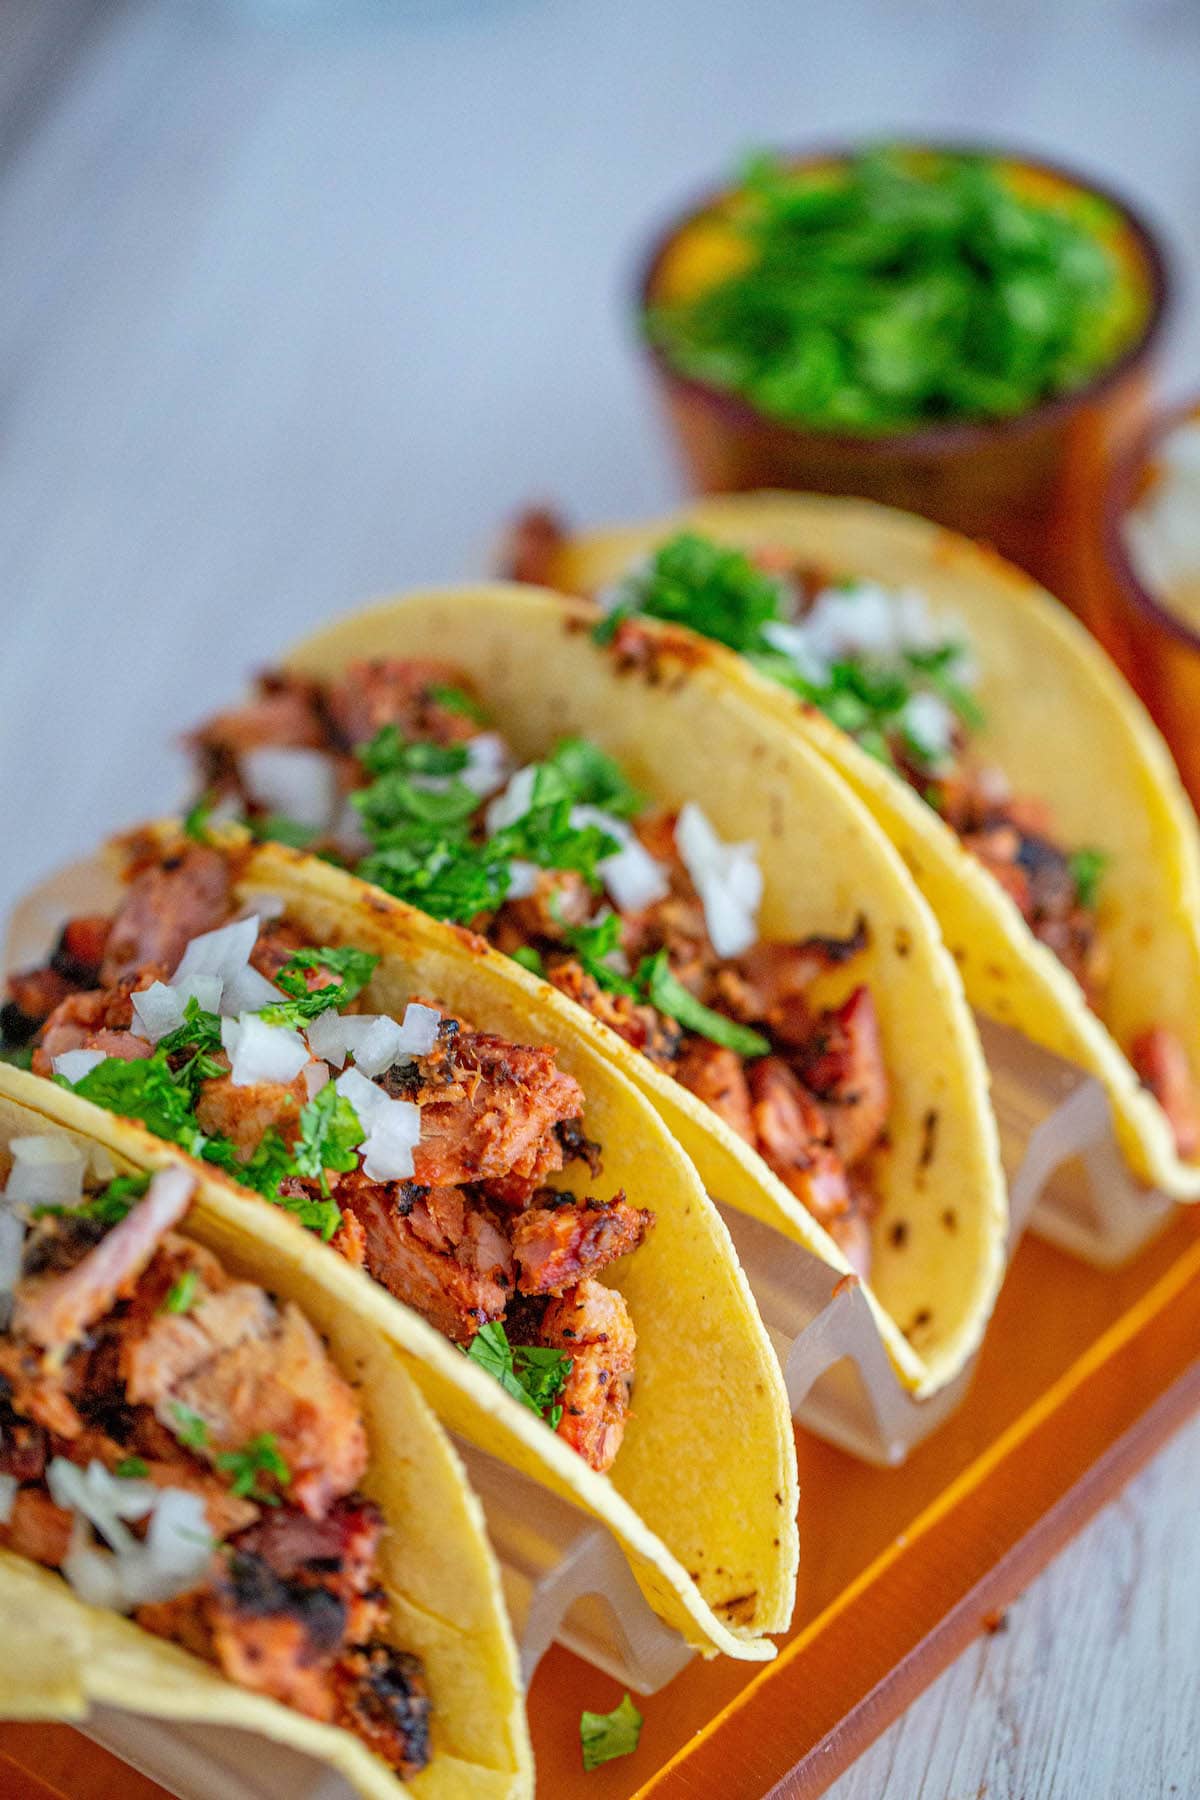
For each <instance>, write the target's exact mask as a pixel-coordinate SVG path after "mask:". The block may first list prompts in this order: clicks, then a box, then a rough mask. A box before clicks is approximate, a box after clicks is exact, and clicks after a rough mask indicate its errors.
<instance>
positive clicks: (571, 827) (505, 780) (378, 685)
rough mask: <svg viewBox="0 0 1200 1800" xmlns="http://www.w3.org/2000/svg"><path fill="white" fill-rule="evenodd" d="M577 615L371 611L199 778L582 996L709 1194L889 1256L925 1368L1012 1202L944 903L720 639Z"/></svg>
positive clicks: (410, 607)
mask: <svg viewBox="0 0 1200 1800" xmlns="http://www.w3.org/2000/svg"><path fill="white" fill-rule="evenodd" d="M576 624H577V621H574V620H572V619H570V618H567V619H565V620H564V617H563V614H562V609H561V603H560V602H559V601H558V600H556V599H555V598H554V597H553V596H551V595H548V594H540V595H539V594H535V593H532V592H528V591H522V590H519V589H515V588H511V587H510V588H503V587H499V586H496V587H492V588H487V589H478V590H467V591H462V592H443V593H433V594H421V595H415V596H410V597H409V598H407V599H405V600H403V601H401V602H398V603H395V604H392V605H385V606H383V607H381V608H378V609H374V610H372V611H369V612H367V613H364V614H361V615H358V616H352V617H350V618H348V619H346V620H344V621H343V622H342V623H341V624H339V625H335V626H334V627H332V628H331V629H330V630H329V631H326V632H323V633H321V634H319V635H318V636H317V637H314V638H312V639H310V640H309V641H308V642H307V643H306V644H303V645H301V646H300V647H299V648H298V649H296V650H295V651H294V652H293V653H292V654H291V655H290V656H289V657H288V658H287V661H286V664H285V667H284V668H283V669H281V670H278V671H275V672H273V673H272V674H271V675H269V676H268V677H266V678H264V680H263V681H262V682H260V684H259V691H258V693H257V694H256V696H255V697H254V698H253V699H252V700H251V701H250V702H249V703H248V704H247V705H246V706H244V707H242V708H238V709H235V710H234V711H233V712H230V713H226V714H224V715H222V716H221V717H219V718H217V719H215V720H213V721H211V722H210V723H209V724H208V725H207V726H205V727H203V728H202V729H201V730H200V731H199V732H198V733H197V734H196V736H195V740H194V741H195V744H196V747H197V749H198V751H199V753H200V757H201V762H202V780H203V782H204V784H205V786H206V789H207V791H208V792H209V793H210V795H211V796H213V797H215V798H218V799H219V801H220V803H221V804H222V805H224V804H228V803H232V804H233V805H234V806H235V807H236V808H237V809H238V810H239V812H240V813H241V814H242V816H244V817H246V818H248V819H249V820H250V821H251V824H252V826H253V828H254V829H256V830H258V831H260V832H267V833H269V832H279V831H289V830H291V831H294V830H295V828H296V816H295V815H296V814H297V812H299V813H301V814H302V816H303V819H304V821H305V823H306V825H307V828H308V830H309V831H310V832H311V831H312V830H314V829H317V830H320V831H321V833H322V835H321V837H320V838H319V839H317V840H315V841H316V842H317V844H318V846H319V847H320V848H321V850H322V851H323V852H324V853H326V854H333V855H340V856H341V857H342V858H343V859H345V860H348V861H350V862H351V863H352V865H353V866H354V867H356V868H357V869H358V871H359V873H360V875H361V876H363V877H364V878H365V879H367V880H370V881H372V882H373V883H375V884H377V885H379V886H382V887H383V888H385V889H387V890H388V891H389V892H391V893H392V894H393V895H394V896H396V897H399V898H402V899H403V900H405V901H406V902H409V903H411V904H414V905H417V906H420V907H422V908H424V909H425V910H427V911H430V912H433V913H436V914H437V915H438V916H439V917H441V918H443V919H446V920H450V921H453V922H455V923H457V924H460V925H465V924H470V925H472V926H473V927H474V928H475V929H477V930H480V931H483V932H484V933H485V934H486V936H487V937H488V939H489V941H490V942H491V943H492V944H493V945H494V946H495V947H496V948H498V949H499V950H502V951H504V952H505V953H507V955H508V957H509V958H514V959H516V961H517V962H518V963H519V964H521V965H522V966H523V969H524V970H527V971H528V972H529V977H530V979H529V980H528V982H527V986H528V991H529V992H530V993H531V994H533V993H534V992H536V991H537V989H536V985H535V981H534V980H533V979H532V978H534V977H539V976H542V977H544V978H545V980H546V981H547V983H548V984H550V985H551V986H552V987H553V988H554V989H555V990H557V994H558V995H562V996H565V997H566V998H567V999H569V1000H570V1001H573V1002H575V1003H576V1017H579V1016H580V1013H581V1012H582V1014H583V1015H584V1016H583V1020H582V1024H581V1026H580V1027H579V1028H581V1029H586V1030H587V1032H588V1033H589V1034H590V1037H591V1040H592V1041H593V1042H594V1043H596V1045H597V1046H598V1047H600V1048H602V1049H603V1051H604V1053H605V1054H606V1055H608V1056H609V1057H610V1058H611V1059H612V1061H613V1063H614V1064H615V1065H616V1066H618V1067H619V1068H620V1069H621V1070H622V1072H623V1073H625V1074H627V1075H628V1076H629V1078H630V1079H631V1080H632V1081H634V1082H636V1083H637V1085H638V1086H639V1087H640V1088H641V1089H642V1091H643V1093H644V1094H645V1095H646V1096H647V1097H648V1098H649V1099H650V1100H651V1101H652V1102H653V1104H654V1106H655V1107H656V1108H657V1110H658V1111H659V1113H660V1114H661V1116H662V1118H663V1119H664V1121H665V1122H666V1124H667V1125H668V1126H669V1128H670V1130H671V1132H672V1135H673V1136H674V1137H675V1138H676V1139H677V1140H678V1141H679V1142H680V1143H681V1144H682V1145H683V1147H684V1148H685V1149H686V1150H687V1152H688V1154H689V1156H690V1157H691V1158H692V1161H693V1162H694V1164H695V1166H696V1168H697V1169H698V1171H699V1173H700V1175H701V1178H702V1180H703V1181H704V1183H705V1185H706V1187H707V1188H708V1191H709V1192H710V1194H712V1195H714V1196H716V1197H717V1198H718V1199H720V1200H722V1201H724V1202H727V1203H729V1204H731V1205H732V1206H734V1207H737V1208H739V1209H741V1210H742V1211H745V1212H748V1213H750V1214H752V1215H754V1216H755V1217H756V1218H758V1219H760V1220H764V1221H766V1222H767V1223H768V1224H770V1225H772V1226H775V1227H777V1228H779V1229H780V1230H783V1231H785V1232H787V1233H788V1234H789V1235H790V1236H792V1237H793V1238H794V1239H796V1240H798V1241H799V1242H801V1243H803V1244H805V1245H806V1246H807V1247H808V1248H809V1249H811V1250H813V1251H814V1252H815V1253H816V1254H817V1255H818V1256H820V1257H822V1258H823V1259H824V1260H825V1261H827V1262H828V1263H829V1264H831V1265H832V1266H833V1267H835V1268H837V1269H838V1270H840V1271H841V1272H843V1273H853V1274H854V1275H857V1276H860V1277H863V1278H865V1279H867V1281H868V1283H869V1286H868V1289H867V1292H868V1295H869V1296H870V1298H871V1300H872V1304H873V1305H874V1306H875V1309H876V1316H877V1318H878V1320H879V1324H880V1329H881V1332H882V1334H883V1336H884V1338H885V1341H886V1342H887V1345H888V1348H889V1350H890V1352H891V1355H892V1358H893V1360H894V1362H895V1365H896V1367H897V1369H898V1370H899V1372H900V1374H901V1376H902V1378H903V1379H904V1381H905V1383H906V1384H907V1385H908V1386H909V1387H910V1388H911V1389H913V1390H915V1391H916V1392H918V1393H922V1394H923V1393H928V1392H931V1391H932V1390H933V1389H934V1388H936V1387H938V1386H940V1385H942V1384H943V1383H944V1382H945V1381H947V1380H948V1379H950V1378H951V1377H952V1376H953V1375H954V1374H955V1373H956V1372H957V1370H958V1369H959V1368H961V1366H962V1364H963V1362H964V1360H965V1359H966V1357H967V1356H968V1355H969V1353H970V1351H971V1350H972V1349H973V1348H974V1347H975V1345H976V1344H977V1343H978V1340H979V1336H980V1334H981V1332H982V1330H983V1326H984V1323H985V1321H986V1319H987V1316H988V1312H989V1310H990V1306H991V1302H992V1299H993V1296H994V1294H995V1289H996V1284H997V1282H998V1280H999V1277H1000V1272H1001V1267H1002V1258H1003V1238H1004V1215H1005V1208H1004V1196H1003V1186H1002V1180H1001V1175H1000V1170H999V1162H998V1155H997V1149H996V1138H995V1128H994V1124H993V1120H992V1116H991V1113H990V1111H989V1108H988V1102H987V1084H986V1077H985V1072H984V1066H983V1062H982V1058H981V1055H980V1051H979V1046H978V1043H977V1040H976V1038H975V1035H974V1029H973V1025H972V1021H971V1019H970V1016H969V1013H968V1011H967V1008H966V1004H965V1002H964V1000H963V997H962V993H961V989H960V986H959V983H958V980H957V977H956V975H955V972H954V969H953V966H952V964H951V963H950V961H949V958H948V957H947V956H946V955H945V953H944V951H943V950H942V948H941V945H940V942H939V939H938V935H937V930H936V927H935V925H934V922H933V920H932V917H931V915H930V914H929V911H928V909H927V908H926V907H925V905H924V904H923V902H922V901H921V898H920V895H919V894H918V893H917V891H916V889H915V888H914V886H913V884H912V882H911V880H910V879H909V878H908V876H907V874H906V872H905V870H904V868H903V865H902V864H901V863H900V860H899V858H898V857H897V856H896V855H895V854H894V852H892V850H891V849H890V847H889V846H888V844H887V843H886V841H885V840H884V839H883V838H882V836H881V834H880V833H879V832H878V831H877V830H876V829H875V827H874V826H873V824H872V822H871V820H870V818H869V816H868V815H867V814H866V813H865V812H864V810H863V809H862V808H861V807H860V806H859V805H858V804H857V803H856V802H855V800H854V799H853V797H852V796H851V795H849V794H848V792H847V791H846V789H845V787H844V785H843V784H842V783H841V782H840V781H838V779H837V778H836V776H834V775H832V774H831V773H830V771H829V770H828V769H827V768H826V766H825V765H824V764H823V763H822V761H821V759H820V758H819V757H817V756H815V755H814V754H812V753H811V752H810V751H808V750H807V749H806V748H805V747H804V746H803V745H801V744H798V743H796V741H795V740H794V738H793V737H792V735H791V734H790V733H787V732H783V731H780V730H779V729H778V728H777V727H774V726H771V725H769V724H768V725H766V726H764V724H763V722H762V720H761V717H760V714H759V712H758V711H756V710H755V709H753V708H752V707H749V706H747V705H746V704H745V702H744V701H743V700H742V699H741V698H740V697H739V696H737V695H736V694H729V693H727V692H726V691H725V690H724V688H723V685H722V683H721V682H720V680H719V679H715V678H714V676H713V674H712V672H711V671H710V669H709V667H708V661H709V659H708V657H707V654H706V651H705V649H704V647H703V646H701V647H700V651H701V653H700V654H699V655H698V656H696V655H691V654H689V656H688V657H686V658H684V659H680V660H678V661H677V662H675V663H673V664H671V665H670V666H668V665H666V664H664V665H663V666H662V667H660V668H659V669H657V670H656V672H655V679H654V680H653V681H652V682H643V681H639V680H637V679H622V678H620V677H619V676H618V675H617V673H616V672H615V671H614V669H613V667H612V665H611V663H610V662H609V660H608V658H607V657H606V656H605V655H604V654H603V653H602V652H601V651H600V650H598V649H597V648H596V647H595V646H594V645H593V644H592V643H591V641H590V639H589V637H588V634H587V632H586V630H579V629H576ZM439 655H440V657H443V658H444V659H445V660H438V658H439ZM281 814H287V815H288V816H287V817H281ZM520 978H522V979H524V978H525V977H523V976H522V977H520Z"/></svg>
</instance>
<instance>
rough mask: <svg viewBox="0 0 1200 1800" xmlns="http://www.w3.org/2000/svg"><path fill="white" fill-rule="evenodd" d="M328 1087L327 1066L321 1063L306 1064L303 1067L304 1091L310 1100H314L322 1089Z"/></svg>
mask: <svg viewBox="0 0 1200 1800" xmlns="http://www.w3.org/2000/svg"><path fill="white" fill-rule="evenodd" d="M328 1085H329V1065H328V1063H323V1062H315V1061H314V1062H306V1063H305V1065H304V1091H305V1093H306V1094H307V1095H308V1097H309V1099H310V1100H315V1099H316V1097H317V1095H318V1094H319V1093H320V1091H321V1089H322V1088H323V1087H328Z"/></svg>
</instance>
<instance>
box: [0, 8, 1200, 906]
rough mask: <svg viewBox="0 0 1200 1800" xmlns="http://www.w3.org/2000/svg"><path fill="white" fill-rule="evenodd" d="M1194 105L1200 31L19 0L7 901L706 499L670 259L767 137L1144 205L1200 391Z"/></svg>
mask: <svg viewBox="0 0 1200 1800" xmlns="http://www.w3.org/2000/svg"><path fill="white" fill-rule="evenodd" d="M1198 94H1200V7H1198V6H1197V5H1196V4H1194V3H1193V0H1057V3H1056V0H841V3H840V4H838V5H836V6H819V7H818V6H805V5H803V4H797V0H752V3H749V4H746V3H743V4H741V5H738V6H730V5H727V4H720V3H719V0H692V3H691V4H684V3H682V0H603V3H601V4H597V3H595V0H592V3H591V4H589V3H587V0H358V3H354V0H340V3H339V0H241V3H235V0H223V3H222V0H107V3H105V0H3V3H2V4H0V271H2V274H0V580H2V583H3V588H2V593H3V601H2V604H3V611H4V622H5V635H4V655H3V661H2V663H0V684H2V686H0V750H2V757H3V768H4V770H5V779H4V782H3V784H2V786H0V831H2V834H3V841H4V843H5V846H6V852H7V854H6V858H5V865H4V870H3V876H2V880H0V886H2V892H0V905H2V906H5V907H7V905H8V904H9V902H10V901H11V899H12V898H13V896H14V895H15V894H16V893H17V892H19V891H20V890H21V889H22V888H23V887H24V886H26V885H27V884H28V883H29V881H30V879H31V878H32V876H33V875H34V873H35V872H41V871H45V870H48V869H49V868H50V867H52V866H53V865H54V864H55V863H57V862H59V861H62V860H63V859H65V858H67V857H69V856H71V855H73V854H75V853H77V852H79V851H81V850H83V849H85V848H87V847H89V846H90V845H91V844H92V843H93V842H94V840H95V839H96V838H97V836H98V835H99V834H100V833H101V832H103V831H105V830H107V829H109V828H112V827H115V826H116V825H118V824H121V823H123V822H125V821H128V820H132V819H134V818H136V817H137V816H138V815H140V814H145V813H147V812H151V811H154V810H155V809H165V808H168V807H169V806H170V805H171V804H172V803H173V802H174V801H176V800H177V799H178V797H179V795H180V793H181V791H182V781H183V765H182V759H181V758H179V757H178V756H173V755H169V754H167V752H166V750H165V746H166V745H167V744H168V743H169V742H170V741H171V740H173V739H174V738H176V737H177V736H178V735H179V733H180V732H181V731H182V730H183V729H184V728H185V727H186V726H187V725H188V724H189V723H192V722H194V721H195V720H197V719H199V718H200V717H202V716H203V715H204V714H205V713H206V712H208V711H210V710H211V709H212V708H213V707H215V706H216V705H217V704H218V703H220V702H221V701H223V700H228V699H229V698H231V697H233V696H234V695H235V694H236V693H237V692H238V691H239V690H240V688H241V685H242V683H243V680H244V678H245V675H246V674H247V673H248V671H249V670H250V669H252V668H253V667H255V666H256V665H259V664H261V663H263V662H264V661H265V660H267V659H268V658H269V657H270V656H271V655H272V653H273V652H275V651H276V650H278V648H279V647H280V646H281V645H282V644H283V643H285V642H286V641H287V640H288V639H289V638H290V637H292V636H294V635H296V634H298V633H299V632H301V631H302V630H304V629H305V628H306V627H307V626H309V625H311V624H312V623H314V622H315V621H317V620H318V619H319V618H321V617H322V616H324V615H326V614H328V613H330V612H333V611H336V610H339V609H342V608H344V607H347V606H350V605H352V604H354V603H356V602H358V601H361V600H363V599H365V598H367V597H369V596H370V595H372V594H374V593H378V592H382V591H386V590H388V589H393V588H398V587H402V586H405V585H407V584H412V583H415V582H421V581H440V580H447V579H452V578H454V577H457V576H460V575H463V574H467V573H470V572H473V571H480V570H482V569H483V567H484V566H485V564H486V561H487V557H488V554H489V549H490V545H491V542H492V540H493V537H494V534H495V532H496V529H497V527H498V526H499V524H500V523H501V521H502V520H503V519H504V518H505V516H506V515H507V514H508V513H510V512H511V511H512V509H513V508H514V507H516V506H518V505H519V504H520V503H522V502H523V501H526V500H528V499H530V498H539V497H541V498H553V499H556V500H558V501H560V502H561V503H563V504H564V505H565V506H566V507H567V509H568V510H569V511H570V512H571V513H572V514H573V515H574V517H575V518H577V519H581V520H595V521H598V520H601V519H604V518H606V517H619V516H621V515H624V514H628V515H637V514H640V513H649V512H652V511H653V510H655V509H661V508H662V507H663V506H664V504H667V503H669V502H670V501H671V500H672V499H673V498H675V497H676V496H677V495H678V494H679V493H680V492H682V486H681V482H680V478H679V475H678V473H677V470H676V468H675V466H674V464H673V461H672V458H671V453H670V450H669V446H668V444H667V440H666V435H665V431H664V430H663V428H662V426H661V424H660V421H659V419H658V417H657V415H656V413H655V412H654V410H653V408H652V406H651V404H650V400H649V391H648V382H647V379H646V374H645V371H644V368H643V367H642V365H641V364H640V362H639V360H638V356H637V354H636V350H635V347H634V337H633V328H632V316H631V305H630V300H631V292H632V285H633V281H634V277H635V272H636V264H637V260H638V257H639V255H640V254H641V252H642V250H643V249H644V248H645V245H646V243H647V241H648V238H649V236H650V234H651V233H652V232H653V231H654V230H656V229H657V227H658V226H659V225H660V224H661V223H662V222H663V220H664V218H665V217H666V216H667V215H669V214H670V212H671V211H672V210H673V209H674V208H676V207H677V206H678V205H679V203H681V202H682V201H684V200H686V199H687V198H689V197H690V196H691V195H692V193H694V192H695V191H696V190H697V188H702V187H703V186H704V185H705V184H706V183H707V182H708V181H709V180H710V179H712V178H713V177H718V176H720V175H721V174H723V173H724V172H725V171H726V170H727V169H728V167H729V165H730V161H731V158H733V157H735V156H736V155H737V154H738V153H739V152H741V151H742V150H744V149H746V148H748V147H752V146H756V145H761V144H769V143H775V144H787V145H793V144H794V145H801V144H804V143H805V142H808V141H816V142H820V141H821V140H823V139H830V138H832V139H834V140H837V139H841V138H844V137H853V136H856V135H859V134H864V133H866V134H879V133H883V134H887V133H892V132H895V133H897V134H904V133H910V134H913V135H922V134H926V133H932V134H946V135H948V136H959V137H964V138H970V139H984V140H987V139H995V140H997V141H1001V142H1003V143H1005V144H1011V145H1014V146H1016V147H1018V148H1024V149H1028V150H1030V151H1033V152H1041V153H1043V154H1046V155H1048V156H1050V157H1052V158H1055V157H1057V158H1061V159H1063V160H1064V161H1065V162H1067V163H1068V164H1069V165H1072V166H1078V167H1079V168H1080V169H1081V170H1082V171H1083V172H1085V173H1091V174H1094V175H1096V176H1097V177H1099V178H1100V179H1102V180H1105V179H1107V180H1109V181H1111V183H1112V184H1113V185H1114V186H1115V187H1116V188H1117V189H1118V191H1121V192H1125V193H1127V194H1128V195H1129V196H1130V198H1132V199H1133V200H1134V202H1135V204H1137V205H1138V206H1139V207H1140V208H1141V209H1143V210H1144V211H1145V213H1146V214H1147V215H1148V217H1149V219H1150V220H1151V222H1152V223H1154V224H1155V225H1156V226H1157V227H1158V228H1159V229H1160V230H1161V231H1162V232H1163V233H1164V234H1165V236H1166V238H1167V240H1168V243H1169V245H1170V247H1171V248H1172V250H1173V251H1174V256H1175V264H1176V274H1177V277H1178V305H1177V308H1176V313H1175V317H1174V320H1173V324H1172V330H1171V334H1170V339H1169V344H1168V351H1167V360H1166V371H1167V377H1168V381H1167V387H1168V391H1170V390H1171V389H1173V388H1183V387H1186V386H1187V385H1188V384H1189V381H1190V384H1191V386H1193V387H1194V386H1196V385H1197V380H1196V378H1197V372H1198V371H1200V315H1198V314H1197V313H1196V312H1195V311H1194V307H1193V302H1194V299H1195V293H1196V276H1197V272H1198V270H1200V148H1198V143H1200V140H1198V139H1197V135H1196V129H1195V120H1196V99H1197V95H1198Z"/></svg>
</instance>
